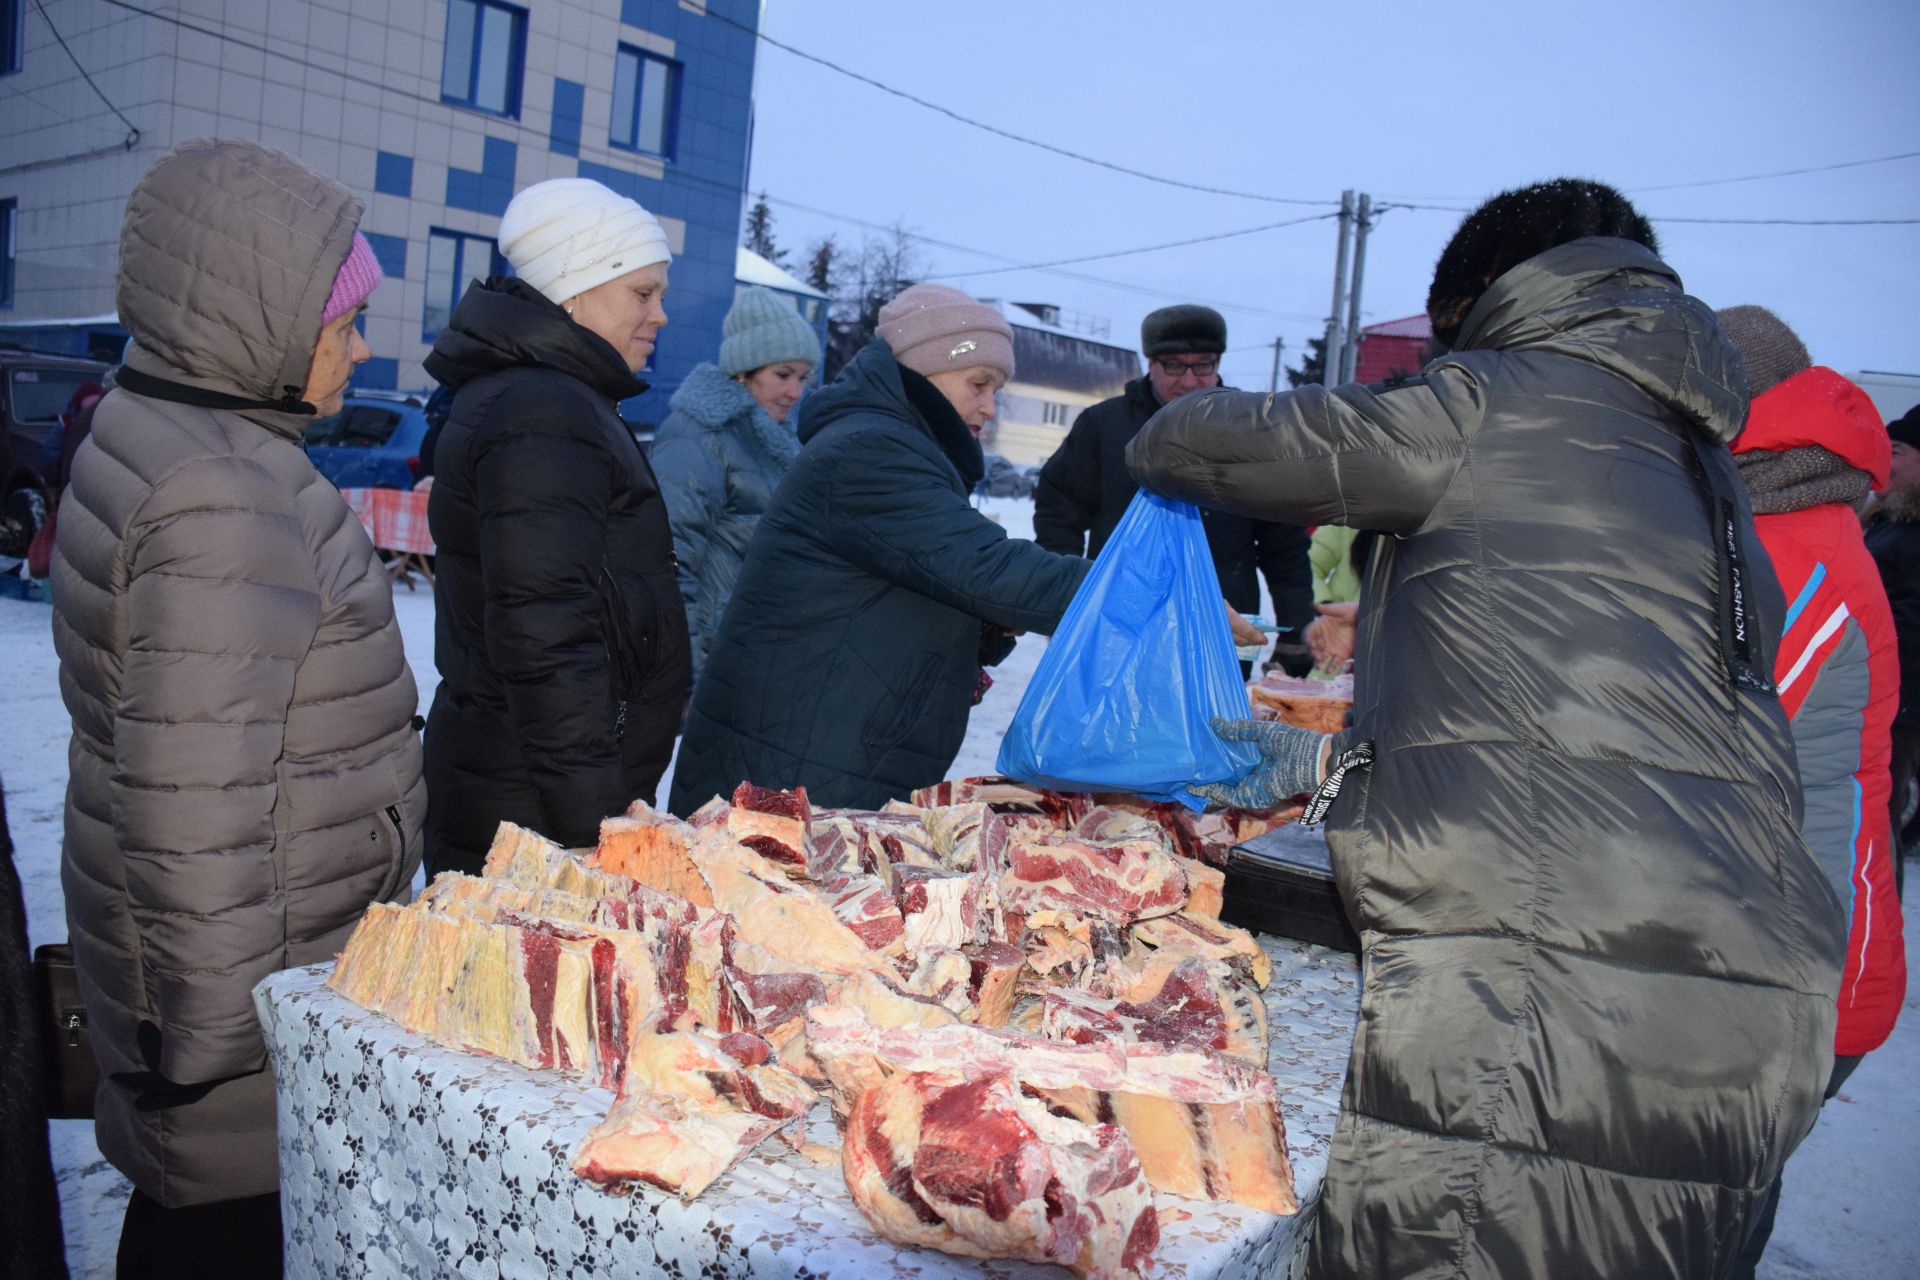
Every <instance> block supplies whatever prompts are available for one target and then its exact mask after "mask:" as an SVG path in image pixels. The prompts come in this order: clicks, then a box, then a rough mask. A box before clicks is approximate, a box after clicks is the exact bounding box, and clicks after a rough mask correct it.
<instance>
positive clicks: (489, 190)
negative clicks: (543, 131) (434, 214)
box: [447, 138, 520, 218]
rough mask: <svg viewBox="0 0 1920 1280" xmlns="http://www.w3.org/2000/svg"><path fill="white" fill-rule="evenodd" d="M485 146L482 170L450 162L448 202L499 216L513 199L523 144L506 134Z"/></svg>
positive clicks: (462, 207)
mask: <svg viewBox="0 0 1920 1280" xmlns="http://www.w3.org/2000/svg"><path fill="white" fill-rule="evenodd" d="M485 147H486V149H485V151H484V152H483V153H482V155H481V161H480V172H478V173H475V172H474V171H473V170H471V169H456V168H454V167H453V166H452V165H448V166H447V203H448V204H450V205H452V206H453V207H454V208H456V209H471V210H473V211H474V212H475V213H490V214H492V215H493V216H494V217H496V218H497V217H499V216H500V215H501V214H503V213H505V212H506V211H507V201H509V200H511V199H513V169H514V163H515V161H516V160H518V158H519V154H520V148H519V146H518V145H517V144H515V143H512V142H509V141H507V140H506V139H505V138H488V139H487V140H486V143H485Z"/></svg>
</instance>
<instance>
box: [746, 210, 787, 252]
mask: <svg viewBox="0 0 1920 1280" xmlns="http://www.w3.org/2000/svg"><path fill="white" fill-rule="evenodd" d="M744 243H745V244H746V246H747V248H749V249H751V250H753V251H754V252H755V253H757V254H759V255H760V256H761V257H763V258H765V259H766V260H767V261H768V262H771V263H773V264H774V265H775V266H776V267H777V266H784V265H785V263H786V257H787V251H786V250H785V249H782V248H781V247H780V246H779V245H777V244H775V243H774V239H773V210H772V209H770V208H768V207H767V193H766V192H764V191H762V192H761V193H760V198H759V199H758V200H755V201H754V202H753V208H751V209H749V210H747V236H746V240H745V241H744Z"/></svg>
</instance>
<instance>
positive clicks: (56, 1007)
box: [33, 942, 100, 1120]
mask: <svg viewBox="0 0 1920 1280" xmlns="http://www.w3.org/2000/svg"><path fill="white" fill-rule="evenodd" d="M33 983H34V988H35V990H36V992H37V994H38V997H39V1000H40V1025H41V1027H42V1028H43V1034H44V1035H45V1036H46V1086H47V1116H48V1117H49V1118H50V1119H54V1120H91V1119H93V1091H94V1086H96V1085H97V1084H99V1082H100V1065H99V1063H97V1062H96V1061H94V1057H93V1035H92V1033H91V1032H90V1031H89V1030H88V1029H87V1007H86V1005H84V1004H82V1003H81V1001H80V982H79V978H78V976H77V975H76V974H75V972H74V968H73V947H72V946H70V945H69V944H67V943H64V942H50V943H48V944H46V945H45V946H41V947H35V948H34V949H33Z"/></svg>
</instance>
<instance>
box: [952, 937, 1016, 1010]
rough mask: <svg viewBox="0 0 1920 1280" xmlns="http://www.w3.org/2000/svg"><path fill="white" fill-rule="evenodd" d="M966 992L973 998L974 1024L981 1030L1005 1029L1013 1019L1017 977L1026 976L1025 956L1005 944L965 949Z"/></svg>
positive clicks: (991, 943)
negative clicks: (985, 1028) (986, 1028)
mask: <svg viewBox="0 0 1920 1280" xmlns="http://www.w3.org/2000/svg"><path fill="white" fill-rule="evenodd" d="M964 951H965V954H966V957H967V962H968V975H967V984H968V992H969V994H970V995H971V996H972V997H973V1010H974V1012H973V1019H972V1020H973V1021H974V1022H977V1023H979V1024H980V1025H981V1026H983V1027H1004V1026H1006V1025H1007V1021H1008V1019H1010V1018H1012V1017H1013V1004H1014V1001H1015V999H1017V998H1018V996H1019V990H1020V976H1021V974H1023V973H1025V972H1026V968H1027V957H1026V953H1025V952H1023V951H1021V950H1020V948H1018V947H1014V946H1009V945H1007V944H1006V943H1004V942H989V943H987V944H986V945H985V946H984V947H967V948H964Z"/></svg>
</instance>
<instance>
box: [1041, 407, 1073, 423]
mask: <svg viewBox="0 0 1920 1280" xmlns="http://www.w3.org/2000/svg"><path fill="white" fill-rule="evenodd" d="M1042 403H1043V405H1044V408H1043V409H1042V416H1043V417H1044V418H1045V420H1046V424H1047V425H1048V426H1050V427H1064V426H1069V425H1071V424H1072V421H1073V406H1072V405H1070V404H1061V403H1060V402H1059V401H1057V400H1047V401H1043V402H1042Z"/></svg>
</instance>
